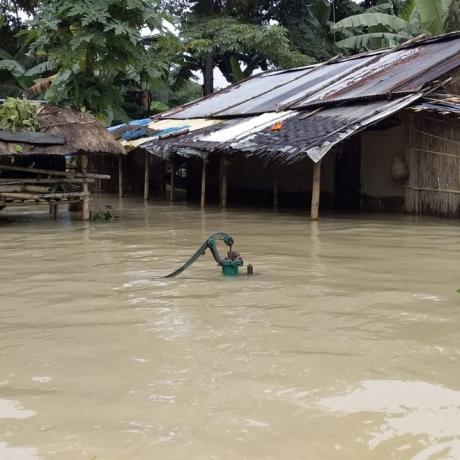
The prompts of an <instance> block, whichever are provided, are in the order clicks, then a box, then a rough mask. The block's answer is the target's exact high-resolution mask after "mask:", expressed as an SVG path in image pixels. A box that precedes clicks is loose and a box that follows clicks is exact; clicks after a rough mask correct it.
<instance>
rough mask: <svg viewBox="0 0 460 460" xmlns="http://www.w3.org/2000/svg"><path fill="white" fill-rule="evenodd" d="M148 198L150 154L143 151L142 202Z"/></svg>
mask: <svg viewBox="0 0 460 460" xmlns="http://www.w3.org/2000/svg"><path fill="white" fill-rule="evenodd" d="M149 198H150V153H149V152H147V151H145V155H144V200H145V201H148V199H149Z"/></svg>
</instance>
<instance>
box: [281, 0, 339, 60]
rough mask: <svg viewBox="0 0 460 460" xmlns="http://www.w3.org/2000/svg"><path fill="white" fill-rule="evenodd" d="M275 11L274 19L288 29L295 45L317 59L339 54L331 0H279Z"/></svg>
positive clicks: (302, 51) (305, 53)
mask: <svg viewBox="0 0 460 460" xmlns="http://www.w3.org/2000/svg"><path fill="white" fill-rule="evenodd" d="M340 3H343V2H340ZM342 7H345V5H342ZM273 11H274V14H273V19H275V20H277V21H278V22H279V23H280V24H281V25H282V26H283V27H285V28H286V29H287V31H288V38H289V40H290V43H291V44H292V45H291V46H293V47H294V48H295V49H297V50H298V51H299V52H300V53H302V54H304V55H307V56H311V57H312V58H314V59H315V60H317V61H323V60H326V59H328V58H330V57H331V56H332V55H334V54H337V51H336V48H335V46H334V43H333V40H332V37H331V35H330V34H329V27H328V19H330V14H331V11H332V9H331V2H330V1H326V0H280V1H279V2H275V4H274V6H273Z"/></svg>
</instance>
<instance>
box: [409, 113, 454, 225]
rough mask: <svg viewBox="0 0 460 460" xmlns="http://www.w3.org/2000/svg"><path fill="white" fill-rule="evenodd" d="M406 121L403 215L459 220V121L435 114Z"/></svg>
mask: <svg viewBox="0 0 460 460" xmlns="http://www.w3.org/2000/svg"><path fill="white" fill-rule="evenodd" d="M407 118H408V136H409V142H408V146H407V162H408V166H409V179H408V181H407V184H406V189H405V210H406V212H408V213H410V214H431V215H439V216H449V217H460V121H459V120H458V119H456V118H455V117H454V116H452V115H450V116H449V115H447V116H442V115H438V114H434V113H433V114H432V113H410V114H409V115H408V116H407Z"/></svg>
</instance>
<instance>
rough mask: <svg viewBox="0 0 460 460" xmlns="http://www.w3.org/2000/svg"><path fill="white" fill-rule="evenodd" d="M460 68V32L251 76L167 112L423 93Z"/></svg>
mask: <svg viewBox="0 0 460 460" xmlns="http://www.w3.org/2000/svg"><path fill="white" fill-rule="evenodd" d="M458 66H460V34H452V35H448V36H444V37H439V38H436V39H429V40H425V41H421V42H417V44H415V45H410V46H407V47H405V48H402V49H399V50H384V51H382V52H379V53H372V54H364V55H360V56H355V57H353V58H348V59H343V60H340V61H337V62H332V63H324V64H320V65H317V66H310V67H306V68H302V69H294V70H291V71H284V72H271V73H270V72H269V73H265V74H261V75H258V76H255V77H253V78H250V79H248V80H246V81H244V82H241V83H240V84H237V85H233V86H231V87H229V88H226V89H225V90H223V91H220V92H218V93H215V94H214V95H211V96H208V97H206V98H203V99H201V100H198V101H196V102H193V103H191V104H188V105H186V106H185V107H183V108H180V109H176V110H173V111H170V112H168V113H167V114H165V117H167V118H178V119H183V118H206V117H238V116H250V115H256V114H260V113H264V112H273V111H277V110H280V109H281V110H289V109H302V108H307V107H314V106H319V105H326V104H331V105H337V104H339V103H343V102H351V101H356V100H360V99H378V98H384V97H386V98H387V97H389V96H392V97H396V96H400V95H403V94H409V93H414V92H418V91H420V90H421V89H422V88H423V87H424V86H425V85H427V84H428V83H430V82H432V81H434V80H436V79H437V78H439V77H440V76H441V75H443V74H445V73H447V72H449V71H450V70H452V69H454V68H456V67H458Z"/></svg>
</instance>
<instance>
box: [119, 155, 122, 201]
mask: <svg viewBox="0 0 460 460" xmlns="http://www.w3.org/2000/svg"><path fill="white" fill-rule="evenodd" d="M118 196H119V197H120V198H123V156H122V155H120V156H119V157H118Z"/></svg>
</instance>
